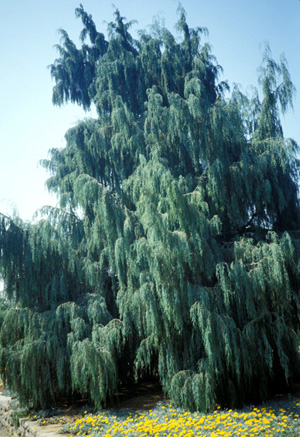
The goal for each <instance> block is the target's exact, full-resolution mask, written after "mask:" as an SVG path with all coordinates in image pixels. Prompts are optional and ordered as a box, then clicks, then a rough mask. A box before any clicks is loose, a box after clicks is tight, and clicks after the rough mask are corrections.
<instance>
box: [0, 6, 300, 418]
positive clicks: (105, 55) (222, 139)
mask: <svg viewBox="0 0 300 437" xmlns="http://www.w3.org/2000/svg"><path fill="white" fill-rule="evenodd" d="M76 15H77V16H78V17H80V18H81V20H82V23H83V31H82V33H81V40H82V47H81V48H80V49H78V48H77V47H76V46H75V44H74V43H73V42H72V41H71V40H70V38H69V36H68V34H67V32H66V31H64V30H63V31H61V36H62V40H61V45H58V46H57V48H58V52H59V58H58V59H57V60H56V61H55V62H54V64H53V65H51V75H52V77H53V78H54V80H55V86H54V89H53V102H54V104H58V105H61V104H63V103H65V102H68V101H71V102H76V103H78V104H79V105H82V106H83V108H85V109H88V108H90V106H91V105H95V107H96V109H97V114H98V117H97V119H86V120H84V121H82V122H80V123H78V125H77V126H75V127H74V128H72V129H70V130H69V131H68V132H67V134H66V142H67V145H66V147H65V148H63V149H53V150H51V152H50V158H49V159H48V160H45V161H43V165H44V166H45V167H46V168H47V169H48V171H49V172H50V178H49V179H48V181H47V186H48V189H49V190H50V191H52V192H54V193H56V194H57V196H58V198H59V203H60V204H59V206H60V207H59V208H57V209H54V208H45V209H44V211H43V213H44V218H43V220H40V221H39V222H38V223H35V224H24V223H22V222H21V221H20V220H12V219H10V218H8V217H5V216H2V219H1V229H0V255H1V264H0V266H1V274H2V276H3V278H4V280H5V284H6V285H5V286H6V292H7V295H8V296H9V298H10V299H12V300H14V301H15V307H14V308H13V309H12V310H11V311H10V312H9V313H8V315H7V317H6V319H5V321H4V323H3V325H2V328H1V333H0V341H1V348H0V361H1V362H0V366H1V369H2V372H3V374H4V376H5V378H6V380H7V382H8V384H9V386H10V387H11V388H12V389H13V390H15V391H16V392H17V393H18V394H19V396H20V399H21V401H22V402H24V403H27V402H32V403H33V405H34V406H35V407H36V408H37V407H40V406H42V407H44V406H46V405H49V404H51V403H53V402H56V401H57V400H58V399H59V398H61V397H62V396H66V397H71V396H72V395H81V396H88V398H89V400H90V401H91V402H92V403H94V405H95V406H96V407H97V408H101V407H103V406H105V405H107V403H108V402H109V401H110V400H113V398H114V394H115V393H116V391H117V389H118V387H120V385H122V384H126V382H127V381H128V380H132V379H135V380H136V381H140V380H142V379H143V378H147V377H148V376H149V375H156V376H158V378H159V380H160V382H161V384H162V386H163V389H164V391H165V392H166V394H167V395H169V396H170V397H171V398H172V400H173V402H175V404H176V405H180V406H183V407H185V408H189V409H198V410H203V411H206V410H210V409H212V408H214V407H215V405H216V404H217V403H218V404H221V405H223V406H238V405H242V404H244V403H246V402H250V401H251V402H253V401H260V400H262V399H265V398H266V397H267V396H269V395H270V394H271V392H272V389H273V388H274V386H276V387H278V386H280V387H281V388H284V387H288V386H289V385H290V384H291V382H292V380H293V378H296V377H297V376H298V374H299V371H298V365H299V360H298V346H297V337H296V332H297V330H298V329H299V315H298V301H299V280H300V277H299V265H298V264H299V263H298V258H299V249H300V248H299V243H298V239H297V229H299V222H300V216H299V200H298V185H297V184H298V171H299V164H298V161H297V159H296V153H297V147H298V146H297V144H296V143H295V142H294V141H292V140H287V139H285V138H284V137H283V131H282V126H281V123H280V112H281V111H282V112H285V111H286V110H287V108H288V107H289V106H291V105H292V99H293V91H294V88H293V85H292V82H291V79H290V76H289V73H288V69H287V64H286V61H285V59H284V58H282V59H281V60H280V62H279V63H276V62H275V61H274V60H273V59H272V58H271V52H270V50H269V49H268V48H267V49H266V52H265V55H264V58H263V63H262V66H261V69H260V77H259V80H260V83H261V85H262V93H261V96H262V97H261V98H259V97H258V93H256V94H255V96H254V97H253V98H248V97H247V96H245V95H244V94H242V93H241V92H240V90H239V89H238V88H234V90H233V91H232V93H231V94H229V92H228V91H229V87H228V85H227V84H226V82H220V81H219V74H220V72H221V71H222V69H221V67H220V66H219V65H218V64H217V62H216V59H215V58H214V56H213V55H212V54H211V51H210V47H209V46H208V45H207V44H203V43H202V42H201V41H202V35H203V34H204V33H205V32H206V30H205V29H203V28H196V29H190V28H189V27H188V24H187V21H186V16H185V12H184V10H183V9H182V8H181V7H180V8H179V21H178V23H177V29H178V30H179V32H180V33H181V39H180V40H176V39H175V38H174V36H173V35H172V34H171V33H170V32H169V31H168V30H167V29H165V28H164V27H162V26H160V25H159V24H158V23H155V24H154V25H153V26H152V27H151V30H150V31H149V32H141V33H140V36H139V39H138V40H134V39H133V37H132V36H131V34H130V33H129V30H130V27H131V25H132V24H133V22H127V21H126V19H125V18H124V17H122V16H121V15H120V13H119V11H118V10H116V11H115V21H114V22H112V23H109V25H108V35H109V37H108V40H106V39H105V36H104V35H103V34H102V33H99V32H98V31H97V29H96V26H95V23H94V21H93V19H92V17H91V16H90V15H88V14H87V13H86V12H85V10H84V9H83V8H82V7H80V8H78V9H76ZM87 39H89V42H88V43H87V42H86V40H87Z"/></svg>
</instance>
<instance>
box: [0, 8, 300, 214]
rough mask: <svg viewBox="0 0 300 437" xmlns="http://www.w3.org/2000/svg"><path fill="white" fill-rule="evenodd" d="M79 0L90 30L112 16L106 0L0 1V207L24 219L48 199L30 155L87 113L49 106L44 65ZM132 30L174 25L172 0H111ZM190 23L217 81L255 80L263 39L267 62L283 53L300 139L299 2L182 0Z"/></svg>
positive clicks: (40, 153)
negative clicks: (155, 23)
mask: <svg viewBox="0 0 300 437" xmlns="http://www.w3.org/2000/svg"><path fill="white" fill-rule="evenodd" d="M80 1H81V2H82V3H83V6H84V8H85V10H86V11H87V12H89V13H91V14H92V15H93V18H94V21H95V22H96V24H97V27H98V30H100V31H102V32H105V31H106V24H105V23H104V21H106V22H109V21H112V18H113V17H112V14H113V7H112V4H111V3H110V2H109V1H107V0H78V2H77V1H74V0H51V1H48V0H1V3H0V16H1V19H2V20H1V21H2V23H1V27H0V53H1V57H0V74H1V81H0V211H1V212H4V213H10V212H11V206H12V205H15V206H16V207H17V209H18V211H19V214H20V216H21V217H22V218H24V219H31V216H32V214H33V212H34V211H35V210H36V209H37V208H39V207H41V206H42V205H44V204H50V203H51V204H55V199H54V198H51V197H50V196H49V195H48V194H47V192H46V191H45V189H44V182H45V180H46V179H47V173H46V172H45V171H44V170H43V169H42V168H39V167H38V161H39V160H40V159H43V158H46V157H47V152H48V150H49V149H50V148H52V147H62V146H63V145H64V134H65V132H66V131H67V129H68V128H70V127H71V126H73V125H74V124H75V123H76V122H77V121H78V120H80V119H82V118H84V117H86V116H89V114H86V113H84V112H83V111H82V110H81V109H80V108H78V107H76V106H74V105H67V106H64V107H62V108H58V107H53V106H52V102H51V97H52V86H53V82H52V81H51V77H50V72H49V70H48V69H47V66H48V65H49V64H51V63H52V62H53V61H54V59H55V58H56V57H57V53H56V51H55V49H54V47H53V46H54V45H55V44H56V43H58V42H59V35H58V33H57V30H58V29H59V28H61V27H62V28H64V29H65V30H67V31H68V32H69V35H70V37H71V38H72V39H73V40H74V42H78V35H79V33H80V30H81V24H80V21H79V20H77V19H76V18H75V13H74V10H75V8H76V7H78V6H79V3H80ZM112 3H114V5H115V6H116V7H117V8H118V9H119V10H120V12H121V14H122V15H123V16H125V17H126V18H127V19H136V20H137V21H138V24H137V25H135V27H134V28H133V29H135V30H138V29H143V28H145V27H146V26H147V25H148V24H151V22H152V19H153V17H154V16H156V15H157V14H159V15H160V16H162V17H164V19H165V22H166V26H167V27H168V28H169V29H170V30H171V31H174V25H175V22H176V20H177V15H176V9H177V4H178V2H177V1H174V0H152V1H151V2H142V1H140V0H139V1H138V0H126V1H124V0H113V1H112ZM181 4H182V6H183V7H184V8H185V10H186V12H187V18H188V23H189V26H190V27H196V26H205V27H207V28H208V30H209V37H208V38H207V40H208V42H209V43H210V44H211V45H212V47H213V50H212V52H213V54H214V55H215V56H216V58H217V60H218V62H219V64H220V65H221V66H222V67H223V69H224V74H223V77H222V78H221V79H222V80H226V79H227V80H228V81H229V84H232V83H233V82H236V83H239V84H241V86H242V88H243V90H244V91H246V89H247V86H248V85H255V86H256V85H257V68H258V66H259V64H260V62H261V55H262V50H263V48H262V46H261V45H262V44H264V42H266V41H268V42H269V44H270V47H271V50H272V53H273V57H274V59H275V60H279V55H280V54H281V53H282V52H284V53H285V55H286V58H287V60H288V64H289V71H290V73H291V77H292V80H293V82H294V84H295V86H296V88H297V89H298V98H297V96H296V100H295V105H294V106H295V110H294V112H292V111H290V112H289V113H288V114H287V115H286V117H285V119H284V120H283V122H284V123H283V124H284V133H285V136H286V137H291V138H294V139H295V140H296V141H297V142H298V143H299V144H300V1H299V0H247V1H246V0H227V1H224V0H205V1H204V0H182V1H181Z"/></svg>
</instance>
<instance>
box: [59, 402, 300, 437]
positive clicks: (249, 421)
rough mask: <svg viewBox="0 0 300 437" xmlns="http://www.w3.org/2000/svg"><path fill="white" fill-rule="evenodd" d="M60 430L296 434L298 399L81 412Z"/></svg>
mask: <svg viewBox="0 0 300 437" xmlns="http://www.w3.org/2000/svg"><path fill="white" fill-rule="evenodd" d="M61 432H62V433H66V432H68V433H71V436H73V437H75V436H76V437H77V436H86V437H92V436H93V437H113V436H117V437H118V436H128V437H135V436H139V437H146V436H153V437H161V436H169V437H192V436H199V437H200V436H203V437H204V436H207V437H208V436H209V437H217V436H223V437H227V436H239V437H246V436H247V437H248V436H261V437H263V436H291V437H292V436H293V437H295V436H297V435H300V399H292V400H289V401H281V402H269V403H266V404H263V405H261V406H259V407H253V408H246V409H244V410H221V409H220V408H219V409H217V410H216V411H214V412H213V413H211V414H201V413H190V412H186V411H183V410H181V409H176V408H174V407H172V405H171V404H169V403H164V404H159V405H158V406H157V407H156V408H155V409H154V410H150V411H148V412H142V411H135V412H130V411H128V410H120V411H111V410H106V411H102V412H100V413H99V414H96V415H91V414H84V415H83V417H82V418H79V419H77V420H76V422H74V423H73V424H66V425H64V426H63V428H62V429H61Z"/></svg>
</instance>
